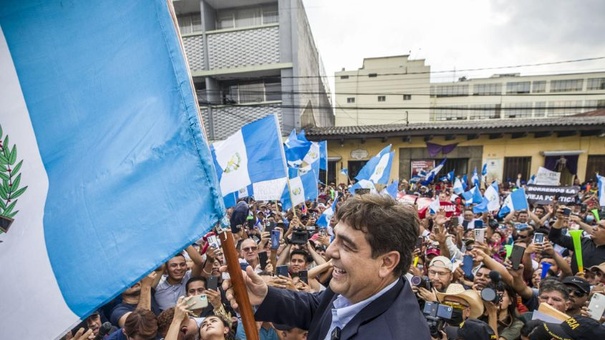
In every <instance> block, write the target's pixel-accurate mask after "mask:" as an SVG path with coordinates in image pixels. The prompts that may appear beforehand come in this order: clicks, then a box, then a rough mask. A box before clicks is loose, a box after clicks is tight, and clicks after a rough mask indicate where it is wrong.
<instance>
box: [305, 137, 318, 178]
mask: <svg viewBox="0 0 605 340" xmlns="http://www.w3.org/2000/svg"><path fill="white" fill-rule="evenodd" d="M320 167H321V145H320V144H319V142H311V147H310V148H309V151H307V154H306V155H305V157H303V161H302V164H301V165H300V169H301V170H303V171H305V172H306V171H309V170H313V171H315V174H316V175H317V176H319V169H320Z"/></svg>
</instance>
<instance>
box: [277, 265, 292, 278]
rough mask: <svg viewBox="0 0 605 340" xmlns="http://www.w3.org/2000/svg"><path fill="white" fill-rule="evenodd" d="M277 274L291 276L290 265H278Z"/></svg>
mask: <svg viewBox="0 0 605 340" xmlns="http://www.w3.org/2000/svg"><path fill="white" fill-rule="evenodd" d="M276 274H277V275H279V276H285V277H288V276H289V274H288V266H278V267H277V272H276Z"/></svg>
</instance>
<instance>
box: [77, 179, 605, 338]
mask: <svg viewBox="0 0 605 340" xmlns="http://www.w3.org/2000/svg"><path fill="white" fill-rule="evenodd" d="M578 184H579V183H578ZM522 185H523V184H522V183H511V184H510V185H505V186H502V188H501V192H500V196H501V197H500V198H501V200H503V199H504V198H505V197H506V196H507V195H508V193H509V192H510V191H513V190H516V189H517V187H518V186H522ZM579 185H580V186H581V190H580V192H579V193H578V195H577V197H576V198H575V200H574V202H573V203H570V204H566V205H563V204H561V203H559V202H558V201H556V200H554V201H552V202H549V203H548V204H536V205H530V207H529V209H527V210H521V211H512V212H510V213H509V214H507V215H505V216H499V215H498V211H493V212H485V213H474V212H473V205H472V204H468V205H467V204H466V202H464V200H463V199H461V197H458V196H456V195H455V194H454V193H453V191H452V187H451V184H449V183H447V182H438V183H436V184H430V185H427V186H423V185H421V184H419V183H417V184H410V183H409V182H407V181H405V180H404V181H401V183H400V186H399V193H400V194H408V195H416V196H423V197H431V198H434V199H439V200H441V201H447V202H452V203H454V204H456V206H457V211H459V212H460V213H452V212H445V211H443V210H440V211H436V212H435V213H433V214H431V213H427V214H425V216H424V217H423V218H420V217H419V216H418V207H417V206H414V205H412V204H407V203H402V202H398V201H397V200H396V199H395V198H392V197H390V196H389V195H381V194H369V193H368V194H354V193H350V192H349V190H348V186H346V185H344V184H341V185H338V186H335V185H333V184H332V185H329V186H326V187H323V188H322V191H321V194H320V195H319V197H318V199H317V200H315V201H310V202H306V203H305V204H303V205H301V206H298V207H295V208H294V209H290V210H287V211H284V210H282V207H281V205H280V203H279V202H256V201H254V200H253V199H243V200H240V202H238V204H237V205H236V206H235V207H233V208H230V209H229V210H228V213H229V216H230V221H231V232H232V235H233V237H234V241H235V243H236V244H237V251H238V253H239V262H240V265H241V269H242V275H243V276H244V281H245V283H246V285H247V289H248V295H249V300H250V301H249V302H250V303H251V304H252V305H253V306H254V310H255V319H256V320H257V321H256V331H258V334H259V337H260V339H306V338H309V339H350V338H359V339H367V338H370V337H376V338H380V339H412V338H413V339H506V340H512V339H551V338H555V339H589V338H591V339H598V338H603V336H605V326H603V325H602V323H603V322H605V317H604V316H603V311H604V309H603V307H605V219H604V220H600V216H599V215H600V212H599V211H598V210H599V209H600V207H599V204H598V202H599V201H598V195H597V193H596V192H597V185H596V184H595V183H591V182H587V183H583V184H579ZM335 201H336V204H335V207H336V212H335V214H334V215H333V216H332V218H331V219H329V225H327V226H320V225H318V223H317V221H318V219H320V217H321V216H322V214H324V212H325V211H326V210H327V209H328V208H330V207H331V206H332V204H333V203H334V202H335ZM595 209H596V210H595ZM572 230H579V231H580V233H581V234H582V235H581V238H580V239H579V242H577V240H576V242H575V243H576V244H575V245H574V240H573V238H572V237H571V236H570V231H572ZM217 236H218V235H217V234H215V233H214V232H210V233H208V234H207V235H205V236H204V237H203V238H202V239H200V240H199V241H198V242H196V243H195V244H192V245H190V246H188V247H187V248H186V249H185V251H184V252H183V253H182V254H178V255H177V256H175V257H173V258H172V259H170V260H169V261H167V262H166V263H165V264H164V265H163V266H161V267H160V268H157V269H156V270H155V271H153V272H152V273H151V274H149V275H148V276H147V277H145V278H143V279H142V280H141V281H140V282H138V283H136V284H135V285H133V286H132V287H129V288H127V289H126V290H124V291H123V292H122V294H121V296H119V297H118V298H117V299H115V300H114V301H112V302H110V303H108V304H107V305H105V306H103V307H102V308H100V309H99V310H98V311H97V312H95V313H93V314H92V315H91V316H90V317H88V318H87V319H86V320H85V322H83V324H82V325H81V326H82V328H81V329H80V330H79V331H78V332H76V330H77V329H79V328H80V327H76V328H75V329H74V330H73V331H72V332H70V333H68V335H66V336H65V338H66V339H70V338H73V339H85V338H91V339H92V338H96V339H137V340H140V339H167V340H171V339H246V335H245V332H244V327H243V324H242V320H241V316H240V313H239V305H238V303H237V301H236V300H235V296H234V295H235V293H234V290H233V287H232V286H231V283H230V280H229V278H228V275H226V272H225V259H224V254H223V252H222V250H221V246H220V241H219V240H220V237H217ZM580 250H581V258H582V260H583V261H582V263H578V261H577V258H578V256H577V255H578V254H577V253H578V251H580ZM599 299H601V300H599ZM240 302H241V301H240ZM72 334H73V335H72Z"/></svg>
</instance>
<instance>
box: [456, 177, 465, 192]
mask: <svg viewBox="0 0 605 340" xmlns="http://www.w3.org/2000/svg"><path fill="white" fill-rule="evenodd" d="M463 192H464V187H463V186H462V181H461V180H460V178H458V177H456V179H454V193H455V194H456V195H461V194H462V193H463Z"/></svg>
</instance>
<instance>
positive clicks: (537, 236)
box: [534, 233, 544, 244]
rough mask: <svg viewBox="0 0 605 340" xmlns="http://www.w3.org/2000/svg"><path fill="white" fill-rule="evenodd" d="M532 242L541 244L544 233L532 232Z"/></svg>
mask: <svg viewBox="0 0 605 340" xmlns="http://www.w3.org/2000/svg"><path fill="white" fill-rule="evenodd" d="M534 243H535V244H543V243H544V234H542V233H535V234H534Z"/></svg>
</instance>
